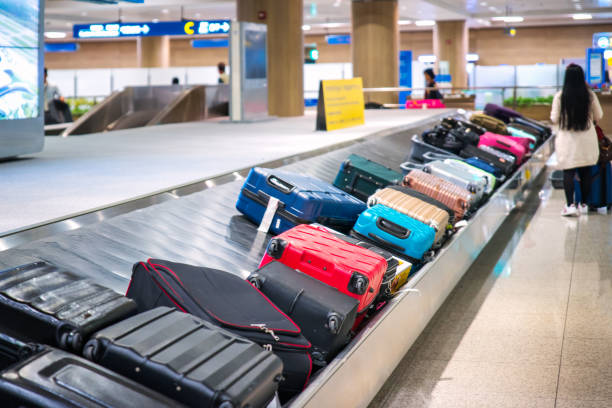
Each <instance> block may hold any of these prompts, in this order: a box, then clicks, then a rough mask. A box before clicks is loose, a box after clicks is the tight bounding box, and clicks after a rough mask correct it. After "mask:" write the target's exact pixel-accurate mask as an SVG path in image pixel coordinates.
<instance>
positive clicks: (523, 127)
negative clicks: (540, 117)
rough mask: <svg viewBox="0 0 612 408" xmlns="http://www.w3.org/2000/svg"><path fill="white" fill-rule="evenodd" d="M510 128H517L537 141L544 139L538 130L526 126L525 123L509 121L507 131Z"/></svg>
mask: <svg viewBox="0 0 612 408" xmlns="http://www.w3.org/2000/svg"><path fill="white" fill-rule="evenodd" d="M510 128H512V129H515V131H516V130H518V131H522V132H524V133H525V134H528V135H531V136H532V137H533V138H535V139H536V140H537V143H541V142H542V141H543V140H544V138H545V137H544V136H545V135H543V134H542V133H541V132H540V131H537V130H535V129H534V128H532V127H531V126H526V125H522V124H520V123H517V122H511V123H510V124H509V125H508V131H509V132H510Z"/></svg>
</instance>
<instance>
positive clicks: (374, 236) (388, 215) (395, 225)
mask: <svg viewBox="0 0 612 408" xmlns="http://www.w3.org/2000/svg"><path fill="white" fill-rule="evenodd" d="M353 232H354V233H357V234H358V236H360V237H363V238H365V239H368V240H370V241H372V242H375V243H376V244H377V245H380V246H382V247H383V248H385V249H388V250H391V251H394V252H397V253H400V254H402V255H405V256H408V257H409V258H410V259H411V260H414V261H415V262H418V261H421V260H423V258H424V257H425V255H426V253H427V252H428V251H429V250H431V248H432V247H433V245H434V241H435V236H436V231H435V230H434V229H433V228H432V227H431V226H429V225H427V224H425V223H422V222H421V221H418V220H415V219H414V218H411V217H409V216H407V215H406V214H402V213H400V212H399V211H395V210H394V209H392V208H389V207H386V206H384V205H382V204H376V205H375V206H373V207H370V208H368V209H367V210H365V211H364V212H363V213H361V215H360V216H359V219H357V222H356V223H355V226H354V227H353Z"/></svg>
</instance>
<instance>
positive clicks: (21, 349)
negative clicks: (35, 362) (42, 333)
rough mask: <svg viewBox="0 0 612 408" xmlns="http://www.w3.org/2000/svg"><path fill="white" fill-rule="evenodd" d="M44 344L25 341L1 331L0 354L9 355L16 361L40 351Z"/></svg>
mask: <svg viewBox="0 0 612 408" xmlns="http://www.w3.org/2000/svg"><path fill="white" fill-rule="evenodd" d="M42 349H43V347H42V346H39V345H36V344H28V343H24V342H22V341H20V340H17V339H15V338H13V337H11V336H8V335H6V334H4V333H0V355H2V356H4V357H8V358H9V359H11V360H13V361H14V362H15V363H16V362H18V361H23V360H25V359H26V358H28V357H31V356H33V355H34V354H36V353H38V352H40V351H41V350H42Z"/></svg>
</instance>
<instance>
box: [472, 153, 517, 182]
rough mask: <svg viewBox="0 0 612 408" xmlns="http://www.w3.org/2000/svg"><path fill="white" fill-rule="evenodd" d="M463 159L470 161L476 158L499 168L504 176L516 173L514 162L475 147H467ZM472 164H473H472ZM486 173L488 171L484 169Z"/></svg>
mask: <svg viewBox="0 0 612 408" xmlns="http://www.w3.org/2000/svg"><path fill="white" fill-rule="evenodd" d="M461 157H463V158H466V159H469V158H472V157H475V158H477V159H480V160H482V161H484V162H485V163H487V164H488V165H490V166H493V167H497V168H498V169H499V170H500V171H501V173H502V174H503V175H504V176H507V175H509V174H510V173H512V172H513V171H514V167H515V166H514V162H513V161H512V162H511V161H508V160H506V159H504V158H501V157H498V156H496V155H495V154H493V153H490V152H487V151H485V150H483V149H480V148H478V147H475V146H466V147H465V148H464V149H463V150H462V151H461ZM470 164H472V163H470ZM477 167H478V166H477ZM483 170H485V171H486V169H483Z"/></svg>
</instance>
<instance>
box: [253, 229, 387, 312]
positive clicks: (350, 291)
mask: <svg viewBox="0 0 612 408" xmlns="http://www.w3.org/2000/svg"><path fill="white" fill-rule="evenodd" d="M274 260H277V261H280V262H281V263H283V264H285V265H287V266H289V267H290V268H293V269H297V270H299V271H300V272H303V273H305V274H307V275H309V276H311V277H313V278H315V279H317V280H320V281H321V282H323V283H326V284H328V285H329V286H332V287H334V288H336V289H338V290H339V291H340V292H342V293H344V294H346V295H349V296H351V297H353V298H355V299H357V300H358V301H359V308H358V310H357V312H359V313H361V312H364V311H365V310H366V309H367V308H368V307H369V306H370V305H371V304H372V303H373V301H374V299H375V298H376V297H377V295H378V293H379V291H380V289H381V285H382V280H383V277H384V275H385V273H386V271H387V261H386V260H385V259H384V258H383V257H382V256H380V255H379V254H376V253H375V252H373V251H370V250H368V249H366V248H362V247H360V246H358V245H353V244H351V243H349V242H346V241H345V240H342V239H340V238H338V237H336V236H334V235H333V234H332V233H330V232H329V231H327V230H326V229H325V228H320V227H316V226H312V225H298V226H297V227H295V228H292V229H290V230H289V231H286V232H284V233H282V234H280V235H279V236H277V237H274V238H273V239H271V240H270V242H269V243H268V248H267V249H266V253H265V254H264V256H263V259H262V260H261V263H260V265H259V267H260V268H261V267H263V266H265V265H266V264H268V263H270V262H272V261H274Z"/></svg>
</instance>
